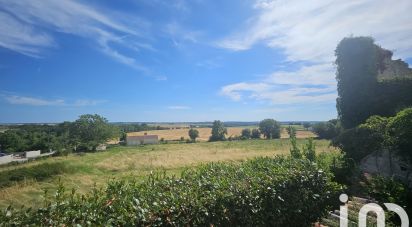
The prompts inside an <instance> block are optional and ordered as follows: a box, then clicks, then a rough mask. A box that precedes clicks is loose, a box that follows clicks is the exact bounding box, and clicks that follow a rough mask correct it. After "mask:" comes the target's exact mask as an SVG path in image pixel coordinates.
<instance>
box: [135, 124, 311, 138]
mask: <svg viewBox="0 0 412 227" xmlns="http://www.w3.org/2000/svg"><path fill="white" fill-rule="evenodd" d="M248 128H250V127H248ZM196 129H197V130H198V131H199V138H197V140H198V141H207V140H208V139H209V137H210V135H211V132H212V129H211V128H196ZM242 129H243V127H229V128H227V136H226V137H230V136H232V137H233V136H240V134H241V132H242ZM188 131H189V128H183V129H182V128H181V129H168V130H151V131H141V132H130V133H128V135H133V136H139V135H144V134H145V133H147V134H148V135H158V136H159V139H161V138H163V139H165V140H180V138H181V137H184V138H185V139H188V138H189V135H188ZM296 137H297V138H309V137H316V135H315V134H313V133H312V132H310V131H304V130H298V131H297V132H296ZM281 138H289V135H288V134H287V132H286V129H285V128H282V133H281Z"/></svg>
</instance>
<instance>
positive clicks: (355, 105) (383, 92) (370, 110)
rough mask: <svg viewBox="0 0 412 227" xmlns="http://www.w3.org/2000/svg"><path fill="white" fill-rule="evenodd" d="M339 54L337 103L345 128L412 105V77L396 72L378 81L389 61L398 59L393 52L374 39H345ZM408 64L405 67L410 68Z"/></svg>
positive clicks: (338, 51)
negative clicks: (394, 57) (378, 44)
mask: <svg viewBox="0 0 412 227" xmlns="http://www.w3.org/2000/svg"><path fill="white" fill-rule="evenodd" d="M335 54H336V65H337V75H336V79H337V81H338V99H337V104H336V105H337V110H338V115H339V119H340V120H341V122H342V125H343V127H344V128H353V127H356V126H357V125H359V124H362V123H364V122H365V120H366V119H367V118H368V117H370V116H372V115H380V116H385V117H387V116H391V115H394V114H395V113H396V112H398V111H399V110H400V109H402V108H405V107H409V106H412V79H410V78H402V77H399V76H400V75H392V77H391V78H390V79H388V78H386V79H384V80H381V81H379V80H378V73H379V72H382V71H384V70H385V69H386V67H388V66H387V65H386V64H387V62H388V61H389V62H395V61H392V60H391V57H392V52H391V51H388V50H385V49H383V48H381V47H379V46H377V45H376V44H374V40H373V39H372V38H370V37H350V38H344V39H343V40H342V41H341V42H340V43H339V44H338V46H337V48H336V51H335ZM405 64H406V63H404V64H402V65H403V66H402V67H403V68H407V66H405ZM406 65H407V64H406ZM395 71H396V70H395ZM408 71H411V70H410V69H409V70H408Z"/></svg>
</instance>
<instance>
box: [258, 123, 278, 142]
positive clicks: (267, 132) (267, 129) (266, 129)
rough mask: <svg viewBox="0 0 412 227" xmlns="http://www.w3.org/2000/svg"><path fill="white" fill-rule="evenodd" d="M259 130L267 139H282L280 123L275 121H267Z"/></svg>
mask: <svg viewBox="0 0 412 227" xmlns="http://www.w3.org/2000/svg"><path fill="white" fill-rule="evenodd" d="M259 130H260V132H261V133H262V134H263V135H264V136H265V138H266V139H274V138H280V123H279V122H277V121H275V120H273V119H265V120H263V121H261V122H260V123H259Z"/></svg>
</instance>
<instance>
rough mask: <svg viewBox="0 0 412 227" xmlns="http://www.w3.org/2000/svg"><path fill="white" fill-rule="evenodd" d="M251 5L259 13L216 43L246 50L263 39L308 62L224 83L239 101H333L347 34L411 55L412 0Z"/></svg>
mask: <svg viewBox="0 0 412 227" xmlns="http://www.w3.org/2000/svg"><path fill="white" fill-rule="evenodd" d="M253 8H254V9H255V12H256V15H255V16H253V17H252V18H249V20H247V23H245V24H244V25H243V26H242V27H241V28H238V31H237V32H235V33H233V34H231V35H229V36H227V37H225V38H224V39H222V40H220V41H219V42H218V43H217V45H218V46H220V47H223V48H227V49H231V50H235V51H242V50H247V49H250V48H252V47H253V46H254V45H255V44H258V43H263V44H265V45H267V46H268V47H271V48H274V49H276V50H281V51H282V52H283V53H284V54H285V56H286V58H287V59H286V60H287V61H291V62H292V63H293V62H299V63H304V64H306V65H309V66H304V67H300V68H298V69H297V70H295V71H286V72H285V71H277V72H274V73H272V75H269V76H267V77H266V78H264V79H263V80H261V81H257V82H253V83H246V82H241V83H235V84H230V85H227V86H224V87H223V88H222V89H221V94H223V95H226V96H228V97H230V98H231V99H233V100H236V101H239V100H242V99H245V98H249V99H255V100H263V101H269V102H270V103H272V104H290V103H301V104H304V103H313V102H318V103H323V102H325V103H332V102H334V101H335V98H336V96H337V95H336V81H335V69H334V67H333V65H332V62H333V61H334V50H335V48H336V45H337V44H338V42H339V41H340V40H341V39H343V38H344V37H346V36H349V35H354V36H372V37H374V38H375V39H376V41H377V43H379V44H380V45H382V46H383V47H384V48H387V49H390V50H394V51H395V53H394V55H395V57H402V58H409V57H412V45H411V43H412V23H411V21H412V14H411V13H410V9H411V8H412V1H410V0H399V1H391V0H380V1H374V0H358V1H339V0H311V1H299V0H287V1H286V0H283V1H282V0H256V1H255V2H254V4H253ZM257 87H258V88H259V89H256V88H257Z"/></svg>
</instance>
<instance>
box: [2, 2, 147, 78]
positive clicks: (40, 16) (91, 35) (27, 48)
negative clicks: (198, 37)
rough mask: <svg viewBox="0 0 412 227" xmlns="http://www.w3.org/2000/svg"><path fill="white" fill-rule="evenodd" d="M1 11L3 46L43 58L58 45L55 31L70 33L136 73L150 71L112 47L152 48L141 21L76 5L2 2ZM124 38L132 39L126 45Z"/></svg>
mask: <svg viewBox="0 0 412 227" xmlns="http://www.w3.org/2000/svg"><path fill="white" fill-rule="evenodd" d="M0 9H1V10H2V11H0V20H1V21H2V23H1V24H0V34H1V35H0V46H3V47H5V48H8V49H10V50H13V51H16V52H19V53H21V54H24V55H28V56H32V57H40V56H42V55H43V52H44V50H45V49H47V48H50V47H55V46H57V45H58V44H56V43H57V41H56V40H55V39H54V38H53V36H52V31H53V32H60V33H67V34H72V35H76V36H80V37H83V38H87V39H92V40H95V41H96V42H97V44H98V45H99V47H100V50H101V51H102V53H104V54H106V55H107V56H109V57H111V58H113V59H114V60H116V61H118V62H120V63H123V64H126V65H128V66H131V67H133V68H135V69H138V70H142V71H146V70H147V69H146V68H145V67H143V66H142V65H140V64H139V63H138V60H137V59H135V58H133V57H131V56H126V55H125V54H122V53H120V51H118V50H116V49H114V48H113V47H112V46H110V43H116V44H120V45H122V46H123V47H126V48H131V49H136V48H142V47H150V45H148V44H146V43H145V41H144V38H143V35H142V33H143V32H142V30H144V28H145V26H146V25H145V23H140V22H141V21H142V20H141V19H139V18H134V17H127V20H121V19H119V18H118V17H119V15H116V16H117V17H116V18H115V17H114V16H113V15H112V14H111V13H109V11H105V12H104V11H103V10H102V9H99V10H97V9H96V8H95V7H91V6H89V5H86V4H82V3H79V2H77V1H54V0H30V1H29V0H25V1H7V0H0ZM109 15H112V16H109ZM125 21H127V22H125ZM125 36H129V38H128V40H127V42H125V40H124V39H123V37H125Z"/></svg>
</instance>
